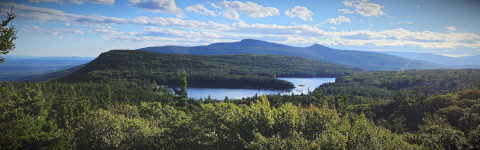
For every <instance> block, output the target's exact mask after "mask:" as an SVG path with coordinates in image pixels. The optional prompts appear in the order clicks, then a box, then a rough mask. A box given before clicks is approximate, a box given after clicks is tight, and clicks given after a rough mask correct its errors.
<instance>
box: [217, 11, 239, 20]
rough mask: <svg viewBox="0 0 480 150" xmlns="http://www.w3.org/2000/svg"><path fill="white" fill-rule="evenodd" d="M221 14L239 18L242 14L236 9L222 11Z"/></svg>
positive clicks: (225, 16)
mask: <svg viewBox="0 0 480 150" xmlns="http://www.w3.org/2000/svg"><path fill="white" fill-rule="evenodd" d="M220 14H221V15H222V17H224V18H227V19H233V20H238V18H240V14H238V12H237V11H234V10H225V11H222V12H220Z"/></svg>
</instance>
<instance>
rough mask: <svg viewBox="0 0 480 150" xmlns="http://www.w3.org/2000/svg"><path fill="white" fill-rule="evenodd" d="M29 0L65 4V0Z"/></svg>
mask: <svg viewBox="0 0 480 150" xmlns="http://www.w3.org/2000/svg"><path fill="white" fill-rule="evenodd" d="M29 1H30V2H31V3H41V2H50V3H58V4H65V0H29Z"/></svg>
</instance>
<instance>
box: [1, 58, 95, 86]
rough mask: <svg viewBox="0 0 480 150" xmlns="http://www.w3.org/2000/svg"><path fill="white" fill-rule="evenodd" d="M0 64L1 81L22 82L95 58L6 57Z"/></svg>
mask: <svg viewBox="0 0 480 150" xmlns="http://www.w3.org/2000/svg"><path fill="white" fill-rule="evenodd" d="M5 58H6V59H5V62H3V63H1V64H0V70H1V71H0V81H22V80H25V79H30V78H34V77H38V76H40V75H44V74H48V73H52V72H56V71H61V70H64V69H68V68H72V67H75V66H78V65H81V64H86V63H88V62H90V61H91V60H93V59H94V58H93V57H39V56H15V55H7V56H5Z"/></svg>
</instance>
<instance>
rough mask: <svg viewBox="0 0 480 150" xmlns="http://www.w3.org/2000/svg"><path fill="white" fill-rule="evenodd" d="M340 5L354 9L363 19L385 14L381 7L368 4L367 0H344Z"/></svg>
mask: <svg viewBox="0 0 480 150" xmlns="http://www.w3.org/2000/svg"><path fill="white" fill-rule="evenodd" d="M342 3H343V5H345V6H347V7H354V8H355V12H356V13H357V14H359V15H362V16H364V17H379V16H381V15H384V14H385V13H384V12H383V10H382V9H383V6H382V5H380V4H376V3H368V0H345V1H343V2H342Z"/></svg>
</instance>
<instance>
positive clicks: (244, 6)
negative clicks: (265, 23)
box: [222, 1, 280, 18]
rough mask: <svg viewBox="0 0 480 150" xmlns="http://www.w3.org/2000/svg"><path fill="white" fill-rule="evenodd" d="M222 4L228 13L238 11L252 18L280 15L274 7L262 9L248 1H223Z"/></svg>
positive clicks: (260, 6)
mask: <svg viewBox="0 0 480 150" xmlns="http://www.w3.org/2000/svg"><path fill="white" fill-rule="evenodd" d="M222 4H223V5H224V6H225V8H226V9H228V10H230V11H232V10H233V11H238V12H240V13H242V14H245V15H247V16H249V17H253V18H264V17H268V16H276V15H280V13H279V12H280V11H279V10H278V9H277V8H275V7H264V6H262V5H259V4H257V3H253V2H250V1H246V2H241V1H223V2H222Z"/></svg>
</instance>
